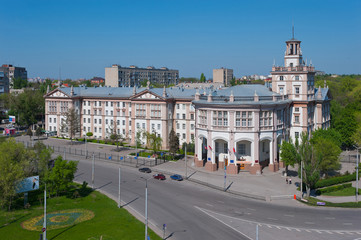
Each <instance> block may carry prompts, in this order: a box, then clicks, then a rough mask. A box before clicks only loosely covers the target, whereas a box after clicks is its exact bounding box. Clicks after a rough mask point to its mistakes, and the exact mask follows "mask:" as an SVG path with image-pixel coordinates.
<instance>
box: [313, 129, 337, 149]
mask: <svg viewBox="0 0 361 240" xmlns="http://www.w3.org/2000/svg"><path fill="white" fill-rule="evenodd" d="M320 138H325V139H329V140H331V141H332V142H333V143H334V144H336V145H337V146H338V147H339V148H340V147H341V146H342V136H341V134H340V133H339V132H337V131H336V130H335V129H333V128H329V129H322V128H319V129H317V130H316V131H314V132H312V138H311V143H312V144H315V143H317V141H318V139H320Z"/></svg>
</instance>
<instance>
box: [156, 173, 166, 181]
mask: <svg viewBox="0 0 361 240" xmlns="http://www.w3.org/2000/svg"><path fill="white" fill-rule="evenodd" d="M153 177H154V178H155V179H158V180H165V176H164V175H163V174H161V173H157V174H155V175H153Z"/></svg>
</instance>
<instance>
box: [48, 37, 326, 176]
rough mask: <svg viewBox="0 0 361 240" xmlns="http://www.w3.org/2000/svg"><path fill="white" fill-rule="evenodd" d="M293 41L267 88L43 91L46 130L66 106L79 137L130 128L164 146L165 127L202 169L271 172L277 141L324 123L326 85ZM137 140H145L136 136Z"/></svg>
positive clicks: (56, 127)
mask: <svg viewBox="0 0 361 240" xmlns="http://www.w3.org/2000/svg"><path fill="white" fill-rule="evenodd" d="M300 44H301V42H300V41H298V40H296V39H291V40H289V41H287V42H286V54H285V56H284V58H285V66H282V67H279V66H273V67H272V72H271V74H272V89H273V91H271V90H270V89H269V88H267V87H266V86H264V85H255V84H252V85H238V86H233V87H229V88H212V87H209V88H205V89H192V88H183V87H172V88H150V87H147V88H136V87H133V88H130V87H122V88H119V87H116V88H112V87H97V88H87V87H77V88H73V87H71V88H58V89H55V90H53V91H52V92H48V93H47V94H46V95H45V104H46V123H47V124H46V130H48V131H57V132H58V135H62V134H63V135H67V133H66V132H63V133H61V132H60V126H61V121H62V119H64V113H65V112H66V111H68V109H69V108H71V107H74V108H75V109H76V111H77V113H78V115H79V118H80V122H81V132H80V136H83V135H84V134H86V133H87V132H93V134H94V137H95V138H102V139H104V138H109V137H110V134H111V132H112V131H114V130H115V131H117V133H119V134H122V135H123V136H126V137H128V138H129V139H130V140H131V144H135V136H136V135H135V134H136V132H137V131H140V130H145V131H148V132H155V133H157V134H159V136H160V137H161V138H162V139H163V143H162V148H164V149H166V148H168V142H169V133H170V131H171V129H172V128H173V129H174V130H175V132H176V134H177V135H178V137H179V139H180V144H182V143H183V142H187V143H188V142H191V141H194V142H195V158H194V161H195V165H196V166H197V167H205V168H206V169H207V170H209V171H215V170H217V169H223V168H224V167H226V169H227V172H228V173H230V174H236V173H237V172H238V170H239V168H240V167H241V168H242V169H245V170H249V171H250V172H251V173H252V174H257V173H261V172H262V168H263V167H266V166H268V167H269V169H270V170H271V171H277V170H278V169H279V165H280V164H282V162H280V161H279V160H280V159H279V145H280V144H281V143H282V141H284V140H288V139H290V138H291V139H293V140H294V139H296V138H298V137H299V136H300V134H301V132H305V131H307V132H309V133H311V132H312V131H314V130H315V129H317V128H324V129H326V128H328V127H329V126H330V96H329V90H328V88H327V86H324V88H321V87H317V86H315V84H314V75H315V69H314V67H313V66H311V65H305V64H304V62H303V60H302V52H301V46H300ZM143 143H145V139H143Z"/></svg>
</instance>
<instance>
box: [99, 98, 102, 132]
mask: <svg viewBox="0 0 361 240" xmlns="http://www.w3.org/2000/svg"><path fill="white" fill-rule="evenodd" d="M101 106H102V102H101V101H99V107H101ZM99 131H100V130H99Z"/></svg>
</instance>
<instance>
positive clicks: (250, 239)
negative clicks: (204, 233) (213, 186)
mask: <svg viewBox="0 0 361 240" xmlns="http://www.w3.org/2000/svg"><path fill="white" fill-rule="evenodd" d="M194 207H195V208H197V209H198V210H200V211H202V212H204V213H205V214H207V215H208V216H210V217H211V218H214V219H216V220H217V221H219V222H221V223H223V224H224V225H226V226H227V227H229V228H231V229H233V230H234V231H236V232H238V233H239V234H241V235H242V236H244V237H246V238H248V239H249V240H253V239H252V238H250V237H248V236H247V235H246V234H244V233H243V232H241V231H239V230H238V229H236V228H234V227H232V226H230V225H228V224H227V223H225V222H223V221H221V220H219V219H218V218H216V217H213V216H212V215H210V214H209V213H207V212H206V211H204V210H203V209H201V208H199V207H197V206H194Z"/></svg>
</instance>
